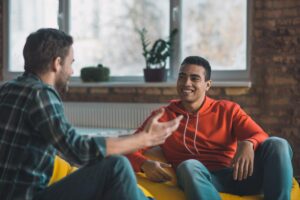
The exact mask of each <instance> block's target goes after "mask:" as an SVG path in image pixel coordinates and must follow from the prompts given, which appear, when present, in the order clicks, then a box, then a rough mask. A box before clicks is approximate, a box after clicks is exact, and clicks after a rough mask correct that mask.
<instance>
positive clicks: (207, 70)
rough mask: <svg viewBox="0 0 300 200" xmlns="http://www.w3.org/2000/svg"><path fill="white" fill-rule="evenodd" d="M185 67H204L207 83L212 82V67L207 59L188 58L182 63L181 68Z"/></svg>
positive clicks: (198, 57)
mask: <svg viewBox="0 0 300 200" xmlns="http://www.w3.org/2000/svg"><path fill="white" fill-rule="evenodd" d="M184 65H198V66H202V67H203V68H204V69H205V81H208V80H210V75H211V67H210V64H209V62H208V61H207V60H206V59H205V58H202V57H200V56H188V57H186V58H185V59H184V60H183V61H182V63H181V67H182V66H184Z"/></svg>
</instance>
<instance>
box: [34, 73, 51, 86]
mask: <svg viewBox="0 0 300 200" xmlns="http://www.w3.org/2000/svg"><path fill="white" fill-rule="evenodd" d="M37 76H38V77H39V78H40V79H41V80H42V81H43V83H46V84H48V85H51V86H54V83H55V78H54V75H53V74H52V73H43V74H37Z"/></svg>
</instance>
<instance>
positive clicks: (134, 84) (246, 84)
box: [70, 81, 252, 88]
mask: <svg viewBox="0 0 300 200" xmlns="http://www.w3.org/2000/svg"><path fill="white" fill-rule="evenodd" d="M251 85H252V84H251V81H213V82H212V87H247V88H250V87H251ZM72 86H73V87H176V82H159V83H157V82H156V83H146V82H98V83H83V82H77V81H76V82H75V81H74V82H71V83H70V87H72Z"/></svg>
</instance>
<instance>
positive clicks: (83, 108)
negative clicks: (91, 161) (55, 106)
mask: <svg viewBox="0 0 300 200" xmlns="http://www.w3.org/2000/svg"><path fill="white" fill-rule="evenodd" d="M163 105H166V104H158V103H83V102H65V103H64V108H65V114H66V117H67V118H68V120H69V121H70V122H71V123H72V124H73V125H75V126H76V127H89V128H106V129H135V128H137V127H138V126H139V125H141V123H142V122H143V121H144V120H145V119H146V118H147V117H148V116H149V115H150V113H151V112H152V111H153V110H155V109H157V108H159V107H161V106H163Z"/></svg>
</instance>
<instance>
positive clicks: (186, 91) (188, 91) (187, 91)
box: [182, 90, 193, 93]
mask: <svg viewBox="0 0 300 200" xmlns="http://www.w3.org/2000/svg"><path fill="white" fill-rule="evenodd" d="M182 92H184V93H192V92H193V90H182Z"/></svg>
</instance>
